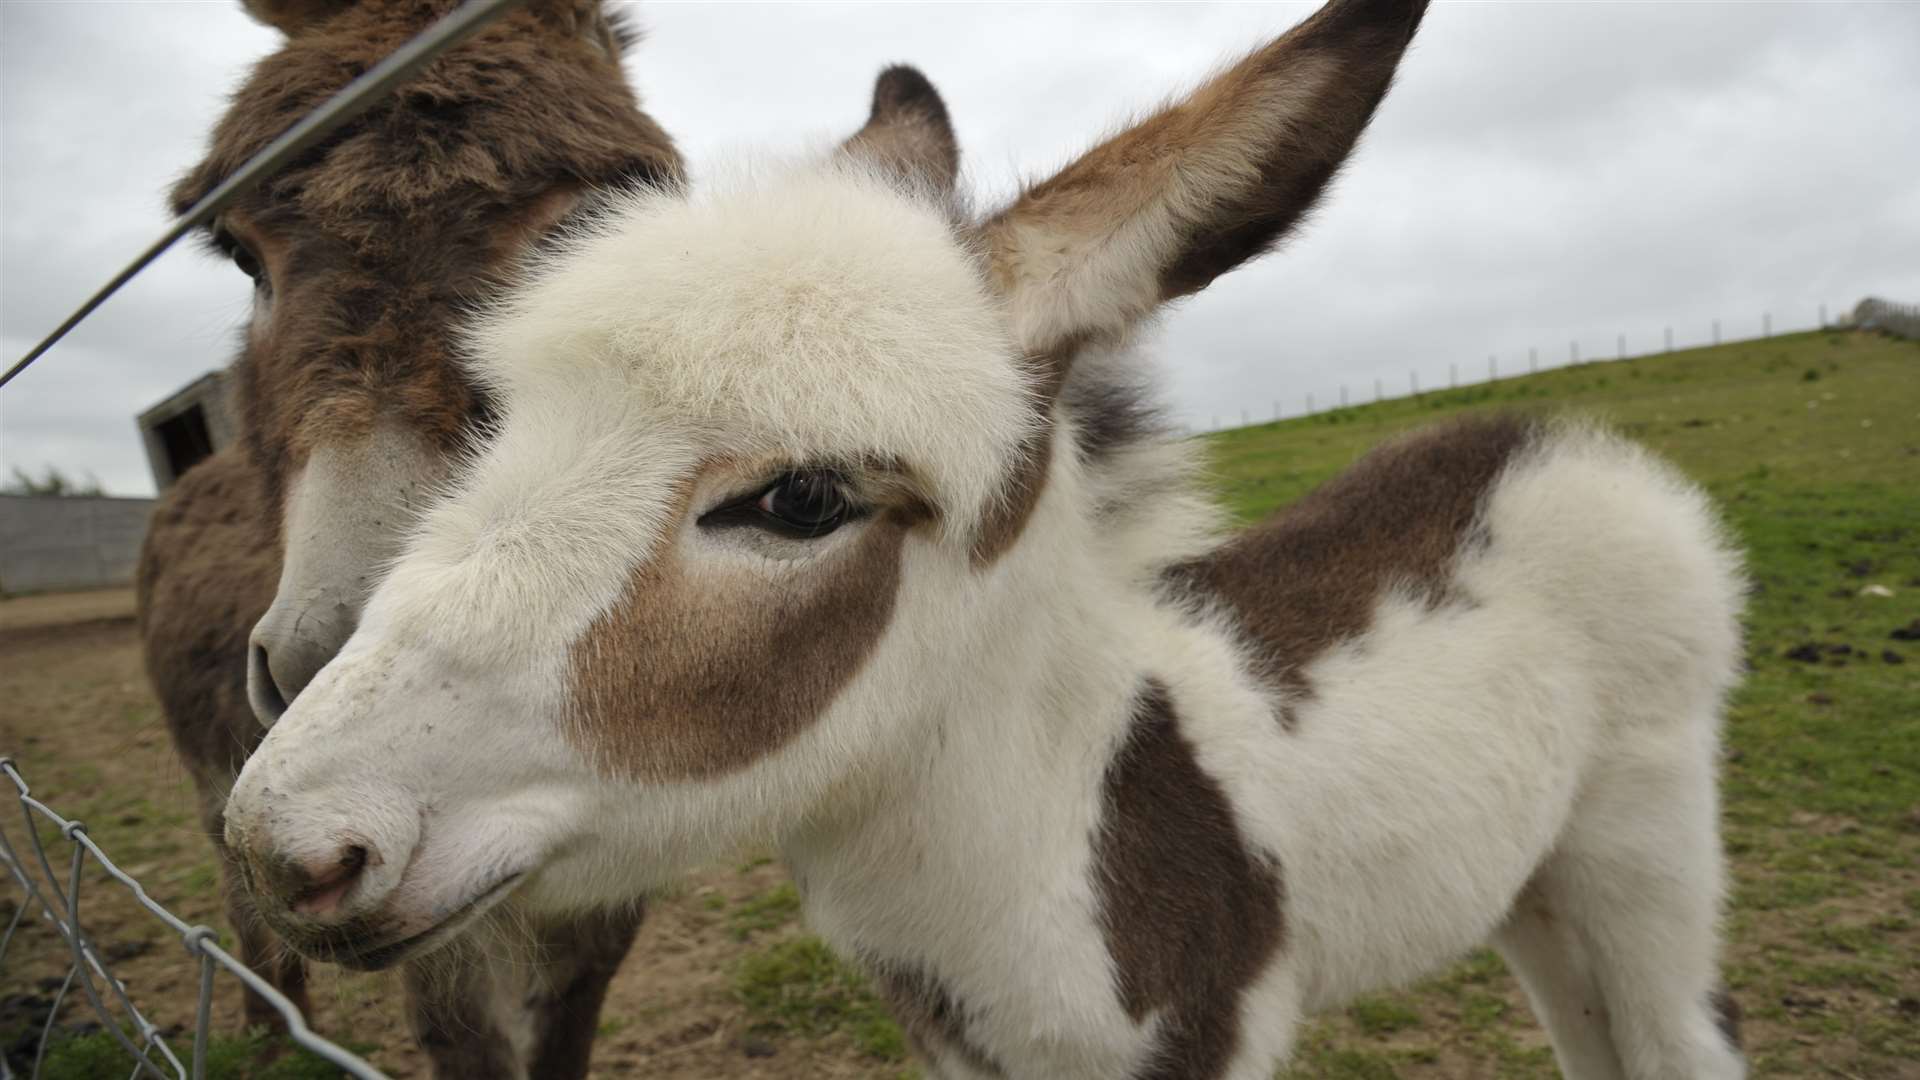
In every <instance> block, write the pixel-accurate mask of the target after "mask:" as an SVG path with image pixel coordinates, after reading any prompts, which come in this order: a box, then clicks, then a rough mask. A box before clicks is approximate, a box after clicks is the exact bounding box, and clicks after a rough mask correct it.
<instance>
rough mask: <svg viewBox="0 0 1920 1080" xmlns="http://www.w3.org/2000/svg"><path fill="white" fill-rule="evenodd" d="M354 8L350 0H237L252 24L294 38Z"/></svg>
mask: <svg viewBox="0 0 1920 1080" xmlns="http://www.w3.org/2000/svg"><path fill="white" fill-rule="evenodd" d="M353 5H354V0H240V6H241V7H243V8H245V9H247V14H249V15H251V16H253V18H254V21H255V22H261V23H265V24H266V25H268V26H271V27H273V28H274V29H275V30H278V31H280V32H281V33H283V34H285V35H287V36H288V37H295V36H297V35H298V34H299V33H300V32H301V31H303V30H306V29H307V28H308V27H311V26H314V25H316V24H318V23H321V22H324V21H326V20H327V19H329V18H331V17H332V16H334V15H338V14H339V13H340V12H342V11H345V10H347V9H348V8H350V7H352V6H353Z"/></svg>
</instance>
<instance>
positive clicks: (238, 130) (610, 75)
mask: <svg viewBox="0 0 1920 1080" xmlns="http://www.w3.org/2000/svg"><path fill="white" fill-rule="evenodd" d="M454 6H455V0H361V2H354V0H249V3H248V9H249V11H250V12H251V13H252V14H254V15H255V17H256V18H259V19H260V20H261V21H263V22H266V23H268V24H270V25H273V26H276V27H278V28H280V29H281V30H283V31H284V32H286V33H287V34H288V35H289V40H288V41H287V42H286V44H285V46H284V47H283V48H282V49H281V50H280V51H279V52H277V53H275V54H274V55H272V56H270V57H268V58H267V59H265V60H263V61H261V62H260V63H259V64H258V65H256V66H255V68H254V70H253V72H252V74H251V76H250V77H249V78H248V79H247V81H246V83H245V84H244V85H243V86H242V87H241V89H240V90H239V92H238V93H237V94H235V96H234V98H233V103H232V106H231V108H230V109H229V111H228V112H227V114H226V116H225V117H224V118H223V119H222V120H221V121H220V122H219V124H218V125H217V126H216V127H215V129H214V132H213V137H212V145H211V147H210V151H209V153H208V156H207V158H206V160H205V161H203V162H201V163H200V164H199V165H197V166H195V167H194V168H193V169H192V170H191V171H190V172H189V173H188V174H187V175H186V176H185V177H184V178H183V179H182V180H181V181H180V183H179V184H178V185H177V186H176V187H175V188H174V191H173V199H174V203H175V206H176V208H181V209H183V208H185V207H186V206H187V205H188V204H190V203H192V202H193V201H195V200H196V199H198V198H199V197H200V196H202V195H203V194H205V193H206V192H207V191H208V190H209V189H211V188H212V187H213V186H214V185H216V184H218V183H219V182H220V181H221V180H222V179H224V178H225V177H226V176H227V175H228V174H229V173H231V172H232V171H234V170H235V169H236V168H237V167H238V166H239V165H240V164H241V163H242V162H244V161H245V160H246V159H247V158H248V157H249V156H250V155H252V154H253V153H254V152H256V151H257V150H259V149H260V148H261V147H263V146H265V145H266V144H267V143H268V142H269V141H271V140H272V139H273V138H275V137H276V136H278V135H279V134H280V133H281V132H282V131H284V130H285V129H286V128H287V127H288V126H290V125H291V124H293V123H294V122H295V121H296V120H298V119H299V118H300V117H301V116H302V115H304V114H305V113H306V112H307V111H309V110H310V109H312V108H313V107H315V106H316V105H318V104H320V103H321V102H322V101H324V100H326V99H327V98H328V97H329V96H330V95H332V94H333V93H334V92H335V91H337V90H339V89H340V88H341V87H342V86H344V85H345V84H346V83H347V82H348V81H350V80H351V79H352V78H354V77H355V76H357V75H359V74H360V73H361V72H363V71H365V70H366V69H367V68H368V67H370V66H372V65H373V64H374V63H376V62H377V61H379V60H380V59H381V58H383V57H385V56H386V55H387V54H389V53H391V52H392V51H393V50H394V49H395V48H397V47H398V46H399V45H401V44H402V43H403V42H405V41H406V40H407V39H408V38H410V37H411V36H413V35H414V34H416V33H418V32H419V31H420V30H422V29H424V28H425V27H426V26H427V25H428V24H429V23H431V22H432V21H433V20H435V19H437V18H439V17H441V16H443V15H445V14H446V13H447V12H448V11H450V10H452V9H453V7H454ZM625 37H626V35H624V34H623V33H622V32H621V31H620V29H619V27H618V26H617V25H616V24H614V23H613V22H611V21H610V20H608V19H607V18H605V17H603V15H602V14H601V12H600V9H599V4H598V2H597V0H533V2H532V3H530V4H529V5H528V6H526V7H525V8H523V9H521V10H519V11H517V12H514V13H512V14H510V15H508V16H506V17H504V18H502V19H501V20H499V21H497V22H496V23H494V24H493V25H492V26H490V27H489V28H487V29H486V30H483V31H482V32H480V33H479V34H477V35H476V36H475V37H473V38H472V39H470V40H469V41H467V42H466V43H464V44H462V45H461V46H459V47H457V48H455V49H453V50H451V51H449V52H448V53H446V54H445V55H443V56H442V57H440V58H438V59H436V60H435V61H434V62H433V63H432V64H431V65H429V66H428V67H427V68H426V69H425V70H424V71H423V72H422V73H421V74H419V75H418V76H416V77H415V78H414V79H412V80H411V81H409V82H408V83H406V84H405V85H403V86H401V87H400V88H399V89H398V90H397V91H396V92H395V93H394V94H393V95H392V96H391V97H390V98H388V99H387V100H386V101H384V102H382V103H380V104H378V105H376V106H374V107H373V108H372V109H371V110H369V111H368V112H367V113H366V114H364V115H362V116H361V117H360V118H358V119H357V120H355V121H353V122H352V123H350V124H348V125H347V126H346V127H344V128H343V129H341V130H340V131H339V132H336V133H335V134H334V135H332V136H331V137H330V138H329V139H328V140H327V141H326V142H324V143H323V144H322V145H321V146H319V147H317V148H315V149H314V150H312V151H310V152H309V153H307V154H306V155H305V156H304V157H302V158H301V159H300V160H298V161H295V162H294V163H293V164H292V165H291V166H290V167H288V168H287V169H286V170H284V171H283V172H281V173H280V174H279V175H277V176H276V177H274V178H272V179H271V180H269V181H268V182H267V183H265V184H264V185H262V186H261V187H260V188H259V189H258V190H256V191H255V192H254V193H253V194H252V195H250V196H248V197H247V198H245V199H243V200H241V202H240V203H239V204H238V205H236V206H235V207H234V208H233V209H232V210H231V211H229V212H228V213H227V214H226V215H225V216H224V217H223V219H222V220H221V221H220V222H218V223H216V227H215V229H214V230H213V231H214V232H215V234H216V235H217V236H219V237H220V242H221V244H222V245H223V246H224V245H230V244H232V243H236V242H237V243H240V244H243V245H245V246H247V247H248V248H250V249H251V250H252V251H253V252H254V254H255V255H256V257H257V258H258V259H259V261H260V262H261V263H262V264H263V265H264V266H265V267H266V271H267V275H266V277H267V280H266V281H265V282H264V283H263V285H262V286H261V299H262V300H263V301H264V303H262V304H261V305H259V307H258V308H257V311H258V312H259V314H258V315H257V317H256V319H255V323H254V326H253V327H252V328H251V330H250V332H249V334H248V335H247V337H246V339H245V341H244V343H243V346H242V351H241V353H240V356H239V357H238V358H237V360H236V361H235V365H234V366H235V369H236V374H237V376H238V379H237V381H238V385H239V391H238V392H239V405H240V412H241V417H242V422H241V428H242V442H241V444H240V445H238V446H236V447H231V448H228V449H227V450H224V451H222V452H221V453H219V454H217V455H215V456H214V457H213V458H211V459H209V460H208V461H206V462H203V463H202V464H201V465H199V466H198V467H197V468H195V469H194V470H193V471H191V472H189V473H188V474H187V475H186V476H185V477H183V478H182V480H181V482H180V483H179V484H177V485H175V486H174V488H173V489H172V490H170V491H169V492H168V493H167V494H166V496H165V497H164V498H163V499H162V501H161V504H160V506H159V507H158V509H157V510H156V511H155V514H154V519H153V524H152V527H151V528H150V530H149V532H148V535H147V539H146V543H145V546H144V548H143V550H142V555H141V565H140V571H139V593H140V613H141V630H142V634H143V637H144V639H145V642H146V654H147V668H148V673H149V675H150V677H151V678H152V680H153V683H154V687H155V690H156V691H157V692H158V695H159V697H160V701H161V705H162V708H163V710H164V712H165V714H166V717H167V722H168V725H169V727H170V729H171V730H172V732H173V735H174V740H175V745H176V747H177V748H178V750H179V752H180V755H181V757H182V758H183V759H184V760H185V761H186V763H187V766H188V768H189V769H190V770H191V771H192V774H193V776H194V779H195V781H196V784H197V786H198V787H199V790H200V794H201V802H202V807H203V816H204V818H205V823H206V825H207V828H208V831H209V833H210V834H211V835H212V836H213V837H214V838H215V843H216V846H219V839H218V838H219V837H220V836H221V834H222V828H221V822H220V816H221V809H222V803H223V800H224V799H225V795H226V792H227V790H228V789H229V788H230V787H231V785H232V782H233V779H234V777H235V775H237V773H238V772H239V770H240V768H241V766H242V764H243V763H244V762H245V760H246V756H247V754H248V753H250V752H251V751H252V749H253V747H254V746H255V745H257V744H258V742H259V739H260V736H261V730H260V727H259V725H258V723H257V722H256V721H255V719H254V714H253V710H252V709H251V707H250V706H249V704H248V700H247V693H246V679H247V675H246V672H247V647H248V646H247V641H248V634H249V632H250V631H251V629H252V627H253V625H254V624H255V623H256V622H257V621H258V620H259V618H260V617H261V615H262V613H263V612H264V611H265V610H266V608H267V607H268V605H269V604H270V603H271V602H272V600H273V597H274V592H275V588H276V583H277V579H278V576H279V568H280V562H281V553H282V546H283V542H282V539H281V537H280V521H281V516H282V512H283V506H282V503H283V499H284V493H285V491H286V487H287V484H288V483H289V481H290V479H291V478H292V476H293V475H294V474H295V471H296V470H297V469H298V468H299V467H300V465H301V464H302V463H303V462H304V461H305V459H306V457H307V456H308V454H309V453H310V452H311V451H312V450H313V449H314V448H316V447H319V446H323V445H328V444H329V443H332V442H334V441H336V440H346V439H351V438H356V437H358V436H360V435H361V434H363V433H365V432H366V431H367V430H369V429H370V428H371V426H372V424H373V422H374V418H375V417H376V415H379V416H381V417H382V418H383V419H385V420H387V421H389V422H398V423H400V424H402V425H405V426H407V427H409V428H411V429H413V430H415V431H417V432H418V433H420V435H421V436H422V437H423V439H424V440H425V441H426V442H427V443H428V444H429V445H431V446H435V447H438V448H439V449H441V450H442V451H443V452H452V451H453V450H454V449H456V448H457V447H458V446H459V445H460V444H461V442H462V441H463V439H465V438H466V437H467V436H468V434H469V433H470V432H471V431H472V430H473V428H474V425H475V424H477V423H479V422H481V421H482V420H483V419H484V415H485V410H486V402H485V401H483V400H482V399H481V398H480V396H479V395H478V394H477V393H476V391H475V390H474V388H473V387H472V385H471V384H470V383H469V382H468V381H467V380H466V378H465V376H464V374H463V372H462V371H461V369H460V368H459V366H458V365H457V364H456V363H455V352H456V348H457V340H456V336H455V335H456V329H455V328H456V325H457V322H458V320H459V318H460V316H461V315H462V314H463V312H464V310H465V309H466V308H467V307H468V306H469V305H470V304H472V303H473V302H474V301H476V300H479V299H483V298H485V297H486V296H487V294H488V293H489V291H490V290H491V289H492V288H493V287H495V286H496V285H497V284H498V283H499V282H500V281H501V280H502V279H504V278H505V277H507V276H508V275H509V274H510V273H511V269H512V264H513V262H514V260H515V259H516V258H517V257H518V253H519V251H520V250H521V249H522V248H524V246H525V245H526V243H527V242H528V241H529V240H531V239H533V238H535V237H537V236H538V235H539V234H540V233H541V232H542V231H543V230H545V229H546V228H548V227H549V226H551V224H552V223H553V222H554V221H555V220H556V219H557V218H559V217H560V216H562V215H564V213H565V212H566V210H567V208H568V207H569V206H570V205H572V203H573V202H574V200H575V197H576V196H577V195H578V194H579V193H581V192H583V191H586V190H588V189H590V188H593V187H595V186H601V185H622V184H627V183H633V182H647V183H663V184H674V183H678V182H680V177H681V165H680V159H679V156H678V155H677V153H676V152H675V150H674V148H673V144H672V142H671V140H669V139H668V138H667V136H666V135H665V133H663V132H662V131H661V130H660V128H659V127H658V126H657V125H656V124H655V123H654V122H653V121H652V120H651V119H649V118H648V117H647V116H646V115H645V114H644V113H641V112H640V111H639V109H638V107H637V104H636V102H635V100H634V98H633V94H632V91H631V90H630V89H629V88H628V86H627V84H626V82H625V79H624V77H623V76H622V74H621V72H620V68H619V61H618V49H619V45H620V43H622V42H623V41H624V40H625ZM221 856H222V859H223V865H226V866H227V868H228V869H229V870H230V871H231V870H232V864H231V863H230V862H227V861H226V852H225V851H224V850H222V851H221ZM228 880H229V882H230V883H235V882H236V881H237V878H236V877H235V876H234V875H233V874H231V873H230V874H229V877H228ZM228 893H229V908H230V913H231V917H232V919H233V922H234V925H235V927H236V929H237V930H238V931H239V933H240V935H241V940H242V950H243V955H244V956H245V958H246V959H247V961H248V963H249V964H250V965H251V966H253V967H254V968H255V969H256V970H258V971H260V972H261V973H262V974H263V975H265V976H266V977H268V978H269V979H270V980H271V981H273V982H274V983H275V984H276V985H277V986H279V987H280V988H281V989H282V990H284V991H287V992H288V993H289V996H290V997H293V998H294V999H295V1001H296V1003H300V1004H304V999H303V996H302V981H303V978H304V972H303V969H302V968H301V965H300V962H299V960H298V959H297V958H294V957H292V956H291V954H289V953H287V952H286V950H284V949H283V948H282V947H281V946H280V945H279V944H278V943H277V942H275V941H273V939H272V938H271V936H270V935H269V934H268V933H267V931H266V930H265V929H264V927H263V926H262V925H261V923H260V920H259V919H258V917H257V915H256V914H255V912H254V910H253V909H252V907H251V906H250V904H249V902H248V901H247V899H246V897H245V895H244V892H243V891H242V890H240V889H238V888H230V889H229V890H228ZM638 919H639V916H638V913H637V912H635V913H622V914H619V915H611V916H607V917H605V918H596V919H594V920H592V922H593V925H592V926H591V927H586V926H578V927H576V926H567V927H557V928H550V931H549V932H544V933H543V935H542V936H543V939H544V940H543V941H542V945H543V950H542V960H541V962H540V964H539V967H540V972H541V975H540V977H541V978H542V980H543V981H544V983H545V984H546V985H547V986H548V987H549V988H550V989H551V993H547V994H545V995H544V996H542V995H541V994H539V993H535V994H534V995H533V998H532V1000H529V1001H528V1002H527V1007H529V1008H532V1009H533V1010H534V1012H535V1016H534V1029H535V1031H536V1032H537V1033H539V1034H538V1046H537V1047H536V1050H535V1053H536V1058H535V1060H534V1062H533V1063H532V1071H533V1074H534V1075H536V1076H541V1077H549V1076H551V1077H558V1078H567V1077H578V1076H583V1075H585V1072H586V1062H587V1052H588V1049H589V1048H590V1046H591V1038H592V1034H593V1029H594V1025H595V1022H596V1016H597V1012H598V1008H599V1002H600V999H601V997H602V995H603V994H604V992H605V989H606V983H607V980H608V979H610V978H611V977H612V975H613V972H614V969H615V968H616V967H617V966H618V964H619V961H620V958H621V956H623V955H624V954H625V952H626V948H627V945H628V943H629V942H630V941H631V939H632V936H633V931H634V929H635V927H636V926H637V925H638ZM455 970H456V977H454V978H452V979H451V980H447V979H442V980H440V981H438V982H436V983H434V992H433V993H432V994H424V993H410V999H411V1005H412V1011H413V1016H414V1027H415V1030H416V1031H417V1032H419V1033H420V1034H421V1036H422V1038H423V1042H424V1043H425V1045H426V1049H427V1051H428V1053H429V1056H430V1057H432V1058H433V1059H434V1062H435V1072H436V1074H437V1075H439V1076H443V1077H452V1076H459V1077H469V1076H472V1077H486V1076H498V1075H507V1074H510V1073H512V1072H514V1071H516V1065H515V1063H514V1062H513V1061H512V1060H511V1058H509V1057H507V1056H505V1055H507V1054H508V1053H509V1052H510V1041H509V1040H508V1039H507V1038H506V1037H505V1035H504V1033H503V1032H502V1031H501V1030H500V1029H499V1028H498V1027H497V1024H496V1018H495V1017H494V1016H492V1015H491V1012H490V1009H489V1007H488V1003H487V1001H486V999H485V988H484V987H483V985H482V983H483V982H484V980H478V979H474V978H466V979H464V980H463V979H462V978H461V977H458V975H457V972H458V971H460V970H465V971H467V972H468V973H470V974H471V975H478V974H479V973H478V970H477V969H476V968H474V967H472V966H471V965H469V966H468V967H467V968H465V969H458V968H456V969H455ZM425 985H426V984H425V983H423V982H420V981H419V980H414V979H409V987H410V990H419V989H420V988H421V987H423V986H425ZM247 1017H248V1022H249V1023H250V1024H268V1025H270V1026H278V1023H279V1022H278V1017H277V1015H276V1014H274V1013H273V1012H272V1011H271V1009H270V1008H268V1007H267V1006H266V1004H265V1002H263V1001H260V1000H259V999H257V998H254V997H252V996H251V995H249V996H248V1000H247ZM436 1032H437V1033H438V1035H435V1034H434V1033H436Z"/></svg>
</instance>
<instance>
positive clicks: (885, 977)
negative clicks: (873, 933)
mask: <svg viewBox="0 0 1920 1080" xmlns="http://www.w3.org/2000/svg"><path fill="white" fill-rule="evenodd" d="M871 966H872V970H873V978H874V983H875V984H876V986H877V988H878V989H879V991H880V996H881V997H882V998H884V999H886V1002H887V1006H888V1008H889V1009H890V1010H891V1011H892V1012H893V1017H894V1019H895V1020H897V1021H899V1022H900V1026H901V1028H903V1029H904V1030H905V1031H906V1033H907V1037H908V1038H909V1039H911V1040H913V1042H914V1044H915V1047H916V1048H917V1049H918V1050H919V1051H920V1055H921V1056H922V1057H924V1058H927V1059H928V1060H929V1061H933V1062H938V1061H939V1060H940V1059H941V1058H943V1057H947V1056H952V1057H955V1058H958V1059H959V1060H960V1061H961V1063H963V1064H964V1065H966V1066H967V1068H969V1069H972V1070H973V1071H974V1072H977V1073H980V1074H982V1075H984V1076H996V1077H998V1076H1005V1075H1006V1071H1005V1070H1003V1069H1002V1068H1001V1067H1000V1064H999V1063H998V1062H996V1061H994V1060H993V1055H991V1054H989V1053H987V1052H986V1051H985V1050H982V1049H980V1047H979V1046H977V1045H975V1044H974V1043H973V1041H972V1040H971V1039H970V1038H969V1037H968V1035H967V1011H966V1009H965V1007H963V1006H962V1005H961V1004H960V1003H959V1002H958V1001H956V1000H954V997H953V995H952V994H950V993H948V992H947V988H946V986H945V985H944V984H943V983H941V982H940V980H939V979H937V978H935V977H934V976H932V975H930V974H928V973H927V972H925V971H922V970H920V969H919V968H916V967H910V966H906V965H902V964H891V963H875V964H873V965H871Z"/></svg>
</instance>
